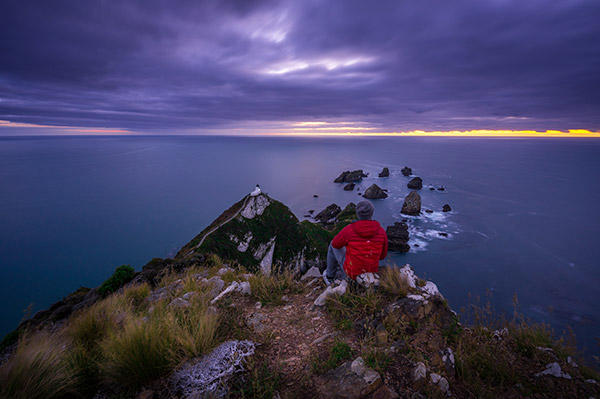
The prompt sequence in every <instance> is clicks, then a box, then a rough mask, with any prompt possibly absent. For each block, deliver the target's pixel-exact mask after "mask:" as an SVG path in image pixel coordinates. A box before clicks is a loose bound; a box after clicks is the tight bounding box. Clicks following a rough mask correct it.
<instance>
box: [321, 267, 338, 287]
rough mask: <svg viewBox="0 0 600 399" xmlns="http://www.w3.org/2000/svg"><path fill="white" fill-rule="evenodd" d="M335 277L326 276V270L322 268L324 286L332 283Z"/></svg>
mask: <svg viewBox="0 0 600 399" xmlns="http://www.w3.org/2000/svg"><path fill="white" fill-rule="evenodd" d="M334 278H335V277H327V270H323V281H325V285H326V286H328V287H329V286H330V285H331V283H333V279H334Z"/></svg>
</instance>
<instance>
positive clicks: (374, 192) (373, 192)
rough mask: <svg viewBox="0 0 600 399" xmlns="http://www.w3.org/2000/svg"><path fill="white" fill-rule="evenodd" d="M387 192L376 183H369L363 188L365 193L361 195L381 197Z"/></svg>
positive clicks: (385, 196) (385, 195)
mask: <svg viewBox="0 0 600 399" xmlns="http://www.w3.org/2000/svg"><path fill="white" fill-rule="evenodd" d="M387 196H388V195H387V194H386V192H385V191H383V190H382V189H381V187H379V186H378V185H377V184H373V185H371V187H369V188H367V189H366V190H365V193H364V194H363V197H365V198H368V199H381V198H387Z"/></svg>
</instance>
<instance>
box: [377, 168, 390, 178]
mask: <svg viewBox="0 0 600 399" xmlns="http://www.w3.org/2000/svg"><path fill="white" fill-rule="evenodd" d="M389 176H390V170H389V169H388V168H383V170H382V171H381V173H379V177H389Z"/></svg>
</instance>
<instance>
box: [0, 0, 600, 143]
mask: <svg viewBox="0 0 600 399" xmlns="http://www.w3.org/2000/svg"><path fill="white" fill-rule="evenodd" d="M0 15H2V23H1V24H0V120H3V121H9V122H14V123H30V124H39V125H59V126H78V127H88V128H94V127H107V128H115V129H127V130H131V131H136V132H147V133H170V132H172V133H214V132H238V133H239V132H244V131H246V132H258V131H261V129H267V130H271V131H277V130H278V129H287V128H290V127H293V126H300V125H298V124H297V123H298V122H302V121H324V122H329V123H333V125H327V126H337V125H335V123H338V124H339V125H340V126H341V125H343V126H354V127H355V128H356V129H363V128H366V129H370V130H371V131H387V132H389V131H409V130H415V129H422V130H468V129H536V130H546V129H559V130H565V129H589V130H592V131H599V130H600V22H599V21H600V1H598V0H544V1H541V0H459V1H448V0H439V1H438V0H422V1H419V0H393V1H382V0H378V1H365V0H360V1H354V0H343V1H342V0H340V1H335V2H334V1H314V0H301V1H298V0H296V1H270V0H265V1H250V0H235V1H218V0H212V1H208V0H206V1H202V0H200V1H199V0H194V1H191V0H190V1H167V0H162V1H161V0H137V1H120V0H104V1H100V0H99V1H81V0H52V1H48V0H28V1H24V0H3V1H2V2H1V3H0ZM4 123H5V124H6V122H4ZM5 129H9V130H10V128H8V127H7V128H5ZM7 131H8V130H7Z"/></svg>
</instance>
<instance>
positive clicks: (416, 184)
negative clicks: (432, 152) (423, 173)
mask: <svg viewBox="0 0 600 399" xmlns="http://www.w3.org/2000/svg"><path fill="white" fill-rule="evenodd" d="M407 186H408V188H410V189H411V190H420V189H422V188H423V179H421V178H420V177H413V178H412V179H410V181H409V182H408V184H407Z"/></svg>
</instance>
